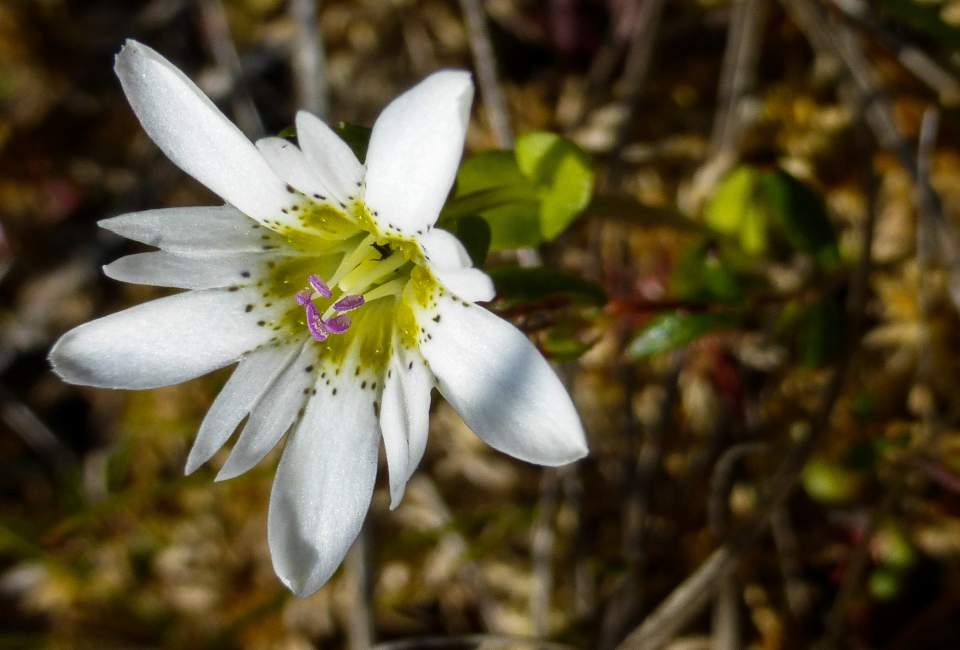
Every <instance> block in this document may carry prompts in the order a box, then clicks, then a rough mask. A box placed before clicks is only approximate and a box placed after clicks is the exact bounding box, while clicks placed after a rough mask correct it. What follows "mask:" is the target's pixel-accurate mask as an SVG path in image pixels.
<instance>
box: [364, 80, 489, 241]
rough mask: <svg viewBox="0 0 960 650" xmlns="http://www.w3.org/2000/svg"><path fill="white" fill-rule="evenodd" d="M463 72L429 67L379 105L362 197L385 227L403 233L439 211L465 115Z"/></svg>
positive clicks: (467, 88) (468, 96)
mask: <svg viewBox="0 0 960 650" xmlns="http://www.w3.org/2000/svg"><path fill="white" fill-rule="evenodd" d="M472 100H473V82H472V81H471V80H470V75H469V74H468V73H466V72H460V71H454V70H444V71H441V72H437V73H434V74H432V75H430V76H429V77H427V78H426V79H424V80H423V81H421V82H420V83H419V84H417V85H416V86H414V87H413V88H412V89H410V90H408V91H407V92H405V93H404V94H402V95H400V96H399V97H397V98H396V99H394V100H393V101H392V102H391V103H390V105H389V106H387V107H386V109H384V111H383V112H382V113H381V114H380V117H378V118H377V121H376V123H375V124H374V125H373V133H372V134H371V135H370V145H369V147H368V149H367V160H366V164H367V174H366V193H365V201H366V202H367V204H368V205H369V206H370V207H371V209H372V210H376V211H377V212H378V216H377V219H378V221H379V222H380V224H381V225H382V226H384V227H387V228H389V227H393V228H395V229H398V230H400V231H402V232H404V233H406V234H408V235H411V234H414V233H416V232H417V231H418V230H419V231H423V230H425V229H426V227H427V226H428V225H432V224H433V223H434V222H435V221H436V220H437V217H438V216H439V215H440V209H441V208H442V207H443V204H444V202H445V201H446V200H447V194H448V193H449V192H450V187H451V186H452V185H453V180H454V178H455V177H456V174H457V165H458V164H459V162H460V157H461V155H462V154H463V141H464V137H465V135H466V132H467V123H468V122H469V119H470V102H471V101H472Z"/></svg>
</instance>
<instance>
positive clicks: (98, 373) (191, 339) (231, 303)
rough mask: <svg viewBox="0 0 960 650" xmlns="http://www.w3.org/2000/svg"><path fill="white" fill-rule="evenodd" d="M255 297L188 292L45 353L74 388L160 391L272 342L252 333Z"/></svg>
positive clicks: (74, 333) (110, 320)
mask: <svg viewBox="0 0 960 650" xmlns="http://www.w3.org/2000/svg"><path fill="white" fill-rule="evenodd" d="M258 299H259V298H258V294H257V292H256V291H254V290H252V289H240V290H238V291H230V290H227V289H211V290H206V291H188V292H185V293H179V294H176V295H174V296H168V297H166V298H160V299H158V300H153V301H151V302H147V303H144V304H142V305H137V306H136V307H131V308H130V309H126V310H124V311H121V312H118V313H116V314H111V315H110V316H105V317H103V318H99V319H97V320H94V321H91V322H89V323H85V324H83V325H80V326H79V327H76V328H74V329H72V330H70V331H69V332H67V333H66V334H64V335H63V336H62V337H61V338H60V340H59V341H57V343H56V345H54V346H53V349H52V350H51V351H50V362H51V364H52V365H53V369H54V370H55V371H56V372H57V374H59V375H60V377H61V378H63V380H64V381H66V382H69V383H71V384H85V385H87V386H97V387H100V388H140V389H142V388H157V387H159V386H169V385H170V384H178V383H180V382H182V381H187V380H188V379H193V378H194V377H199V376H200V375H204V374H206V373H208V372H210V371H211V370H216V369H217V368H222V367H223V366H227V365H229V364H231V363H233V362H234V361H236V360H237V359H239V358H240V356H241V355H243V354H244V353H245V352H248V351H250V350H252V349H254V348H256V347H257V346H259V345H260V344H262V343H265V342H266V341H267V340H268V339H269V338H270V335H271V331H270V330H269V329H268V328H265V327H257V325H256V322H257V319H258V318H260V317H258V316H257V315H255V314H247V313H245V312H244V308H245V305H247V304H249V303H256V302H257V301H258Z"/></svg>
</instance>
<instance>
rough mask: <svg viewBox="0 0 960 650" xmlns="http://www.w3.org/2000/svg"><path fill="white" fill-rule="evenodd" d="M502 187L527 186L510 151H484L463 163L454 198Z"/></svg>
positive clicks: (458, 175)
mask: <svg viewBox="0 0 960 650" xmlns="http://www.w3.org/2000/svg"><path fill="white" fill-rule="evenodd" d="M502 185H527V179H526V177H525V176H524V175H523V174H522V173H520V167H518V166H517V160H516V158H515V157H514V155H513V152H511V151H484V152H483V153H479V154H477V155H475V156H471V157H470V158H467V159H466V160H465V161H463V164H462V165H460V170H459V171H458V172H457V191H456V196H463V195H465V194H472V193H474V192H479V191H480V190H488V189H490V188H492V187H500V186H502Z"/></svg>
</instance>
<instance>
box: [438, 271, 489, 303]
mask: <svg viewBox="0 0 960 650" xmlns="http://www.w3.org/2000/svg"><path fill="white" fill-rule="evenodd" d="M433 274H434V275H435V276H437V280H439V281H440V284H442V285H443V286H444V287H446V288H447V289H449V290H450V291H452V292H453V293H454V294H455V295H457V296H459V297H460V298H461V299H462V300H466V301H467V302H487V301H488V300H493V297H494V296H495V295H497V291H496V289H495V288H494V286H493V280H491V279H490V276H489V275H487V274H486V273H484V272H483V271H481V270H480V269H473V268H469V269H460V270H457V271H449V270H446V271H445V270H439V269H433Z"/></svg>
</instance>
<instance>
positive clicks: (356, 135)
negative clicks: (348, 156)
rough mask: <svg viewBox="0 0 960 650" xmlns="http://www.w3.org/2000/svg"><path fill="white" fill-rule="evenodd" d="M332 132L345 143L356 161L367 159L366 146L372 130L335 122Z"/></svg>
mask: <svg viewBox="0 0 960 650" xmlns="http://www.w3.org/2000/svg"><path fill="white" fill-rule="evenodd" d="M333 130H334V131H336V132H337V135H339V136H340V138H341V139H342V140H343V141H344V142H346V143H347V146H348V147H350V149H351V150H352V151H353V155H354V156H356V157H357V160H359V161H360V162H364V161H365V160H366V159H367V145H369V144H370V134H371V133H372V132H373V130H372V129H371V128H370V127H368V126H358V125H357V124H350V123H349V122H337V124H336V126H335V127H333Z"/></svg>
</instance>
